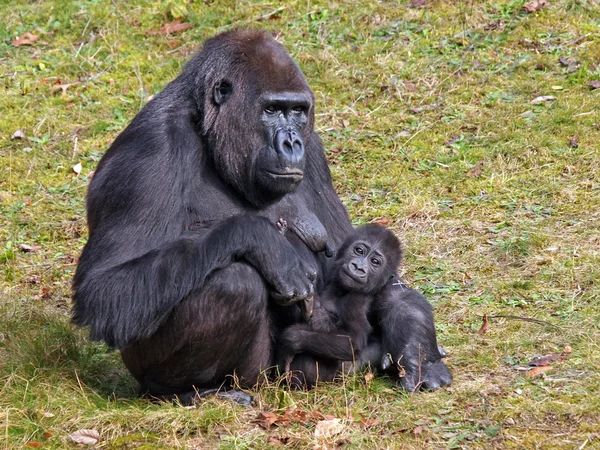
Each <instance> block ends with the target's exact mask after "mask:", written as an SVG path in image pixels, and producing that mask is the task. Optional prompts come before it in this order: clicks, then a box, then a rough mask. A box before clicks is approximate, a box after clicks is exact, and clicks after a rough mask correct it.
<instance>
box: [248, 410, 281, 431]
mask: <svg viewBox="0 0 600 450" xmlns="http://www.w3.org/2000/svg"><path fill="white" fill-rule="evenodd" d="M279 419H280V415H279V414H275V413H272V412H269V411H261V412H259V413H258V416H256V419H254V423H255V424H257V425H258V426H259V427H261V428H264V429H265V430H268V429H269V428H271V425H273V424H275V423H277V421H278V420H279Z"/></svg>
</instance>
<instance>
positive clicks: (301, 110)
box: [292, 106, 306, 114]
mask: <svg viewBox="0 0 600 450" xmlns="http://www.w3.org/2000/svg"><path fill="white" fill-rule="evenodd" d="M292 112H293V113H295V114H302V113H304V112H306V108H305V107H304V106H294V107H293V108H292Z"/></svg>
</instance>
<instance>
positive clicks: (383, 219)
mask: <svg viewBox="0 0 600 450" xmlns="http://www.w3.org/2000/svg"><path fill="white" fill-rule="evenodd" d="M392 222H393V220H392V219H389V218H387V217H378V218H377V219H373V220H372V221H371V223H376V224H378V225H384V226H385V225H389V224H390V223H392Z"/></svg>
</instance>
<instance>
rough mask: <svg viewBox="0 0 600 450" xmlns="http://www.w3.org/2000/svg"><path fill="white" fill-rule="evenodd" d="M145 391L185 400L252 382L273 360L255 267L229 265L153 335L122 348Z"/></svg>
mask: <svg viewBox="0 0 600 450" xmlns="http://www.w3.org/2000/svg"><path fill="white" fill-rule="evenodd" d="M121 355H122V358H123V361H124V362H125V365H126V366H127V368H128V369H129V370H130V371H131V373H132V374H133V376H134V377H135V378H136V379H137V380H138V381H139V383H140V384H141V385H142V389H144V390H145V391H146V392H147V393H148V394H149V395H151V396H156V397H162V398H168V397H169V396H173V395H177V396H179V397H180V398H187V397H189V396H190V393H193V391H194V390H204V389H212V388H219V387H221V386H227V385H231V382H232V381H233V380H232V379H231V378H230V377H229V376H230V375H233V374H235V375H236V376H237V377H238V379H239V380H240V382H241V383H242V384H244V385H253V384H254V383H256V381H257V380H258V378H259V376H260V374H261V371H262V370H265V369H266V368H268V367H269V366H270V364H271V361H272V343H271V320H270V318H269V311H268V296H267V289H266V287H265V284H264V282H263V280H262V278H261V277H260V275H258V273H257V272H256V270H255V269H254V268H252V267H251V266H249V265H247V264H244V263H234V264H231V265H230V266H228V267H227V268H225V269H222V270H219V271H217V272H215V273H214V274H213V275H212V276H211V277H210V279H209V280H208V281H207V283H206V285H205V286H204V287H203V288H202V289H201V290H197V291H194V292H192V293H191V294H190V295H189V296H188V297H187V298H186V299H185V300H183V301H182V302H181V303H180V304H179V305H178V307H177V308H176V309H175V310H174V312H173V313H172V314H171V316H170V317H169V319H168V320H167V321H166V322H165V323H164V324H163V325H162V326H161V328H160V329H159V330H158V332H157V333H156V334H154V335H153V336H151V337H150V338H148V339H143V340H140V341H137V342H135V343H134V344H132V345H130V346H129V347H127V348H125V349H123V350H122V351H121Z"/></svg>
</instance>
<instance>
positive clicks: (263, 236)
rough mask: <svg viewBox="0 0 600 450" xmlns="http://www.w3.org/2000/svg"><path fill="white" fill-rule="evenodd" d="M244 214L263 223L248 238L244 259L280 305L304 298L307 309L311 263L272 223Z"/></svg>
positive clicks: (314, 274)
mask: <svg viewBox="0 0 600 450" xmlns="http://www.w3.org/2000/svg"><path fill="white" fill-rule="evenodd" d="M246 217H247V219H246V220H249V221H257V222H263V223H264V226H261V227H260V228H259V234H258V235H257V236H256V238H255V239H251V241H252V242H250V245H249V248H248V249H247V251H246V252H245V255H244V258H245V259H246V260H247V261H248V262H249V263H250V264H252V265H253V266H254V267H255V268H256V270H258V272H259V273H260V275H261V276H262V277H263V279H264V280H265V281H266V283H267V284H268V285H269V287H270V289H271V291H270V297H271V298H273V299H274V300H275V301H276V302H277V303H278V304H280V305H282V306H288V305H292V304H294V303H297V302H300V301H305V302H306V303H307V306H306V309H309V305H310V299H311V298H312V296H313V292H314V284H315V281H316V279H317V270H316V268H315V267H314V265H312V264H310V263H308V262H307V261H306V260H304V259H303V258H301V257H300V256H299V255H298V253H297V252H296V250H295V249H294V246H293V245H292V244H291V243H290V242H289V241H288V240H287V239H286V238H285V237H283V236H282V235H281V233H279V232H278V230H277V228H276V227H275V225H274V224H272V223H270V222H269V221H268V220H266V219H264V218H262V217H251V218H249V217H248V216H246ZM255 228H256V227H255ZM310 309H312V308H310Z"/></svg>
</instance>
